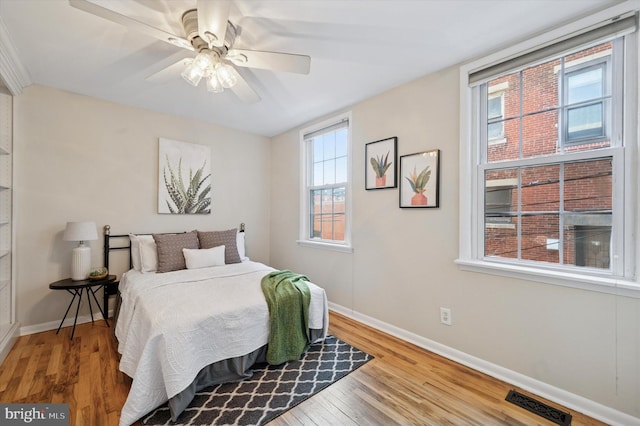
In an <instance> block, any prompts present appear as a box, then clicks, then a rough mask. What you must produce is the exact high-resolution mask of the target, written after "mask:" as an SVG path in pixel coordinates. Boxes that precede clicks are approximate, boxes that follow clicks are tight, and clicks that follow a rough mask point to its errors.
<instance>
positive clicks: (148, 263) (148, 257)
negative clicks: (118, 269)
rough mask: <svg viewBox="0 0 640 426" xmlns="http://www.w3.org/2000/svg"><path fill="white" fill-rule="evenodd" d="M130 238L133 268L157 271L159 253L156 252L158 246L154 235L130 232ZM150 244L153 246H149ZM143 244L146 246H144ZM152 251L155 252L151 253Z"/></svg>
mask: <svg viewBox="0 0 640 426" xmlns="http://www.w3.org/2000/svg"><path fill="white" fill-rule="evenodd" d="M129 239H130V240H131V263H132V266H133V269H135V270H136V271H143V272H151V271H155V270H156V269H157V268H158V267H157V263H158V260H157V257H158V254H157V253H156V247H155V244H156V242H155V241H154V239H153V235H136V234H129ZM150 245H152V246H151V247H149V246H150ZM143 246H145V247H144V248H143ZM143 251H144V252H145V253H144V257H145V262H144V265H143V261H142V256H143ZM151 251H152V252H153V253H150V252H151ZM154 257H155V265H156V266H155V267H154V266H153V265H154Z"/></svg>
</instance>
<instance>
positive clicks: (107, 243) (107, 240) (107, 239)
mask: <svg viewBox="0 0 640 426" xmlns="http://www.w3.org/2000/svg"><path fill="white" fill-rule="evenodd" d="M112 238H116V239H118V240H119V241H120V245H117V246H115V247H112V246H111V239H112ZM124 238H126V239H127V242H126V245H122V244H124V242H123V241H121V240H122V239H124ZM111 250H129V268H132V267H133V260H132V259H131V239H130V238H129V234H118V235H111V226H110V225H105V226H104V253H103V256H104V258H103V264H104V267H105V268H107V270H108V269H109V254H111Z"/></svg>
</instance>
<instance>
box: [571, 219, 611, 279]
mask: <svg viewBox="0 0 640 426" xmlns="http://www.w3.org/2000/svg"><path fill="white" fill-rule="evenodd" d="M564 234H565V241H566V243H565V247H566V249H565V254H564V256H565V263H566V264H568V265H575V266H585V267H589V268H599V269H609V266H610V264H611V255H610V249H609V246H610V240H611V226H588V225H579V226H573V225H570V226H566V227H565V231H564Z"/></svg>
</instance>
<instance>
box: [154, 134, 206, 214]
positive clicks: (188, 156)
mask: <svg viewBox="0 0 640 426" xmlns="http://www.w3.org/2000/svg"><path fill="white" fill-rule="evenodd" d="M158 154H159V158H158V160H159V167H158V171H159V172H158V213H169V214H209V213H211V148H210V147H208V146H205V145H198V144H193V143H187V142H179V141H174V140H171V139H164V138H160V140H159V149H158Z"/></svg>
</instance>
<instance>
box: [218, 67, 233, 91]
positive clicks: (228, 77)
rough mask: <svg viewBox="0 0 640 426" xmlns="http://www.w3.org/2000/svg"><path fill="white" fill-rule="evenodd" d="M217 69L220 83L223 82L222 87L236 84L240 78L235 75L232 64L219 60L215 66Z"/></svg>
mask: <svg viewBox="0 0 640 426" xmlns="http://www.w3.org/2000/svg"><path fill="white" fill-rule="evenodd" d="M215 70H216V74H217V75H218V79H219V80H220V83H222V87H224V88H225V89H229V88H231V87H233V86H235V84H236V83H237V82H238V78H237V77H236V76H235V75H234V73H233V68H231V66H230V65H227V64H223V63H222V62H218V63H217V64H216V66H215Z"/></svg>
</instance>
